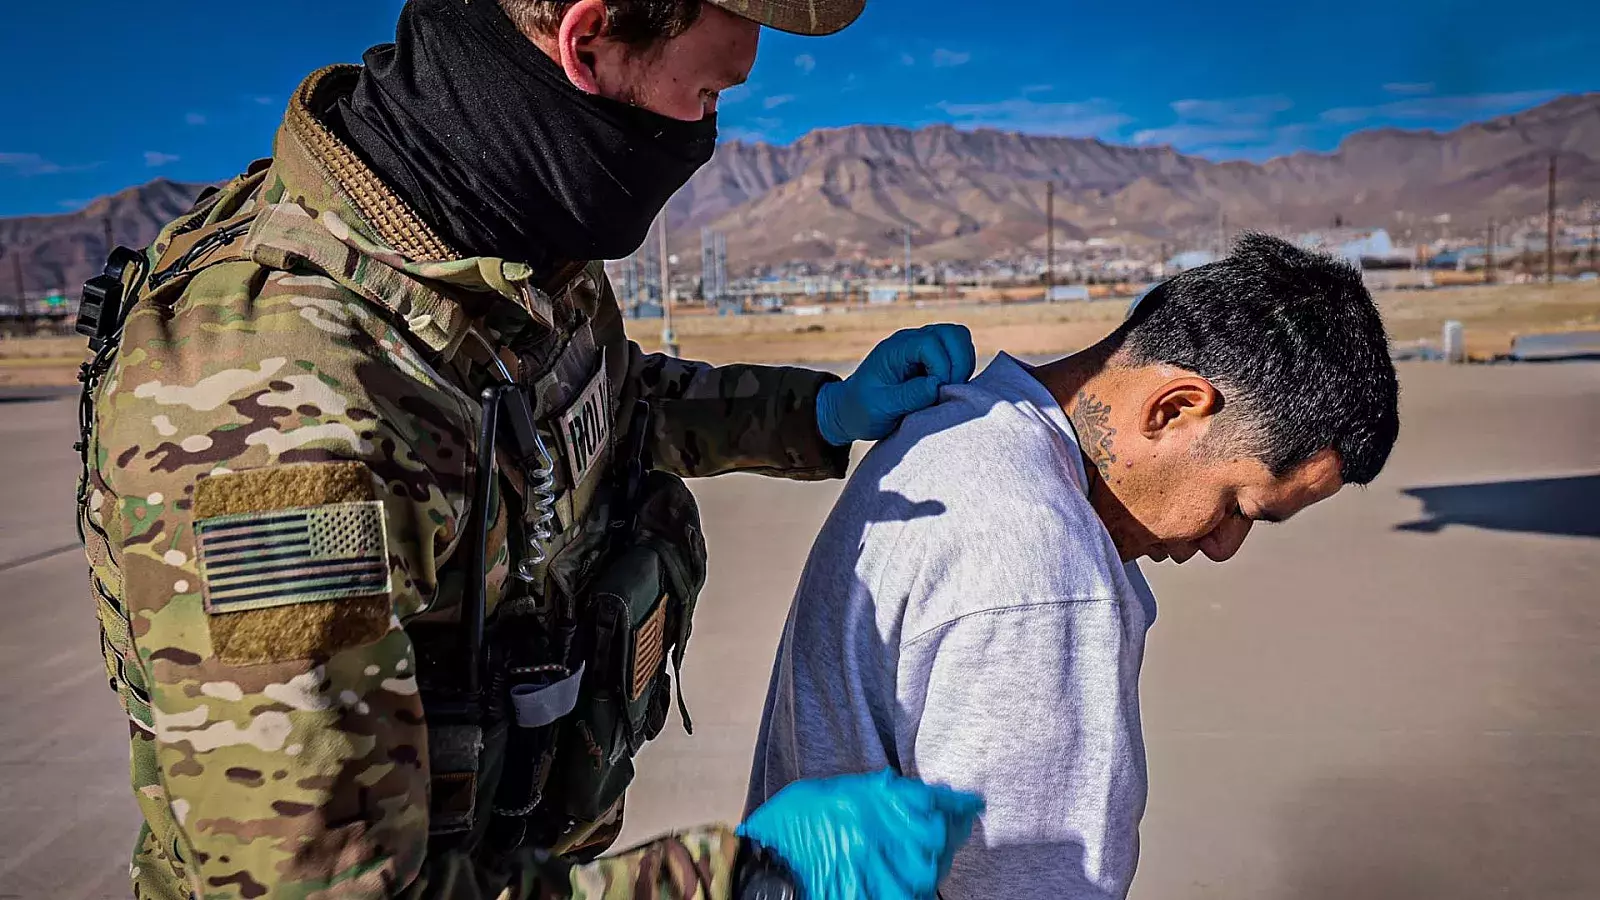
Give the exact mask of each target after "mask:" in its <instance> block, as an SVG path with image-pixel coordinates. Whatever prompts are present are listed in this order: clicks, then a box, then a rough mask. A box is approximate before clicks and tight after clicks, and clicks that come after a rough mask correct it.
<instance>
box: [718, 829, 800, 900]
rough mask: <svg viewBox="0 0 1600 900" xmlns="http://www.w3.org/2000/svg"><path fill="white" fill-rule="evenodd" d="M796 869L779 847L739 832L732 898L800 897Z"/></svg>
mask: <svg viewBox="0 0 1600 900" xmlns="http://www.w3.org/2000/svg"><path fill="white" fill-rule="evenodd" d="M799 897H800V888H799V883H798V882H797V881H796V879H795V877H794V871H793V870H791V869H790V868H789V864H788V863H787V862H785V861H784V859H783V857H782V856H780V855H778V852H777V851H776V850H773V849H771V848H769V847H765V846H763V845H761V844H759V843H756V842H755V841H753V840H751V839H750V838H749V837H748V836H746V835H744V834H740V835H739V856H738V859H737V861H736V862H735V864H734V868H733V900H798V898H799Z"/></svg>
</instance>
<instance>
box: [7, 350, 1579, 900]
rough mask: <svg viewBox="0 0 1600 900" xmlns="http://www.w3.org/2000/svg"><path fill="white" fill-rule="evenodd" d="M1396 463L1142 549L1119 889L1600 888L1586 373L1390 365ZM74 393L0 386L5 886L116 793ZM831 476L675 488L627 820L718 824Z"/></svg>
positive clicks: (731, 810) (1473, 893)
mask: <svg viewBox="0 0 1600 900" xmlns="http://www.w3.org/2000/svg"><path fill="white" fill-rule="evenodd" d="M1402 377H1403V382H1404V389H1405V395H1404V404H1405V408H1404V432H1403V435H1402V438H1401V442H1400V446H1399V448H1398V450H1397V452H1396V455H1395V458H1394V460H1393V462H1392V463H1391V465H1390V467H1389V470H1388V471H1387V472H1385V473H1384V475H1383V477H1382V478H1381V479H1380V480H1379V481H1378V483H1377V484H1375V485H1373V486H1371V487H1370V488H1367V489H1365V490H1350V491H1346V492H1345V493H1344V494H1342V495H1341V496H1339V497H1337V498H1336V499H1334V500H1333V501H1330V502H1329V503H1327V504H1324V505H1323V506H1321V507H1318V508H1315V509H1313V510H1311V511H1309V512H1307V513H1305V514H1304V515H1303V516H1302V517H1300V518H1298V519H1297V520H1296V521H1295V522H1294V523H1292V524H1290V525H1282V526H1274V527H1265V528H1261V529H1259V530H1258V532H1257V533H1256V534H1255V535H1253V536H1252V538H1251V541H1250V543H1249V544H1247V545H1246V548H1245V550H1244V552H1243V553H1242V554H1241V555H1240V557H1239V558H1238V559H1236V560H1235V561H1233V562H1231V563H1229V564H1228V565H1225V566H1213V565H1209V564H1205V563H1204V562H1203V561H1202V562H1193V563H1190V564H1189V565H1188V566H1185V567H1183V568H1181V569H1180V568H1178V567H1175V566H1171V565H1162V566H1150V567H1148V573H1149V575H1150V580H1151V581H1152V583H1153V584H1154V585H1155V587H1156V590H1157V592H1158V595H1159V596H1160V598H1161V603H1162V607H1161V615H1160V619H1159V621H1158V622H1157V624H1156V627H1155V629H1154V631H1153V632H1152V633H1151V637H1150V645H1149V650H1148V656H1147V660H1146V665H1145V677H1144V704H1145V706H1144V711H1145V728H1146V734H1147V738H1148V742H1149V754H1150V780H1151V795H1150V807H1149V812H1148V815H1147V817H1146V820H1145V827H1144V832H1143V833H1144V862H1143V865H1142V867H1141V870H1140V874H1139V877H1138V880H1137V882H1136V884H1135V886H1134V892H1133V893H1134V897H1135V900H1209V898H1232V900H1255V898H1260V900H1268V898H1271V900H1358V898H1359V900H1390V898H1393V900H1402V898H1403V900H1419V898H1441V900H1445V898H1448V900H1477V898H1507V897H1511V898H1572V900H1578V898H1584V900H1591V898H1594V897H1597V896H1600V854H1596V853H1595V852H1594V842H1595V836H1596V835H1600V364H1594V363H1571V364H1559V365H1523V366H1503V367H1472V368H1464V369H1463V368H1446V367H1443V366H1426V365H1417V366H1406V367H1403V370H1402ZM73 413H74V407H73V404H72V403H71V402H70V401H48V402H36V403H22V404H0V473H3V474H0V478H3V479H4V482H5V484H6V496H7V500H8V501H9V502H7V503H6V504H5V505H4V508H3V510H0V599H3V600H4V601H5V604H6V607H7V615H6V616H5V617H4V619H3V622H4V625H3V626H0V684H5V685H7V686H8V688H9V690H7V691H6V693H5V695H4V697H3V699H0V773H3V777H0V810H4V811H5V813H6V814H5V815H0V898H5V897H28V898H33V897H41V898H43V897H49V898H75V897H101V896H105V897H112V896H124V895H125V894H126V889H125V888H124V874H123V873H124V871H125V860H126V855H127V851H128V848H129V845H130V843H131V839H132V835H133V829H134V819H135V813H134V810H133V802H132V800H131V799H130V798H129V797H128V796H127V792H126V787H125V783H126V749H125V744H124V730H125V729H124V726H122V725H121V724H120V722H119V714H118V712H117V710H116V704H115V702H114V700H113V698H112V697H111V695H110V693H109V692H108V691H107V690H106V689H105V687H104V684H103V683H102V678H101V673H100V664H99V661H98V658H97V656H96V653H95V637H94V624H93V613H92V610H91V607H90V605H89V601H88V598H87V596H86V594H85V589H84V576H83V566H82V563H81V560H80V558H79V556H78V554H77V553H76V552H74V551H72V550H62V548H64V547H70V546H71V545H72V544H73V541H74V535H73V531H72V524H71V519H70V503H71V500H70V498H71V489H72V488H71V486H72V478H73V467H74V464H75V460H74V457H73V455H72V453H71V451H70V449H69V446H68V445H69V444H70V443H71V440H72V435H71V431H72V423H73ZM836 490H837V488H836V486H829V485H796V484H789V483H784V482H778V481H771V480H765V479H758V478H753V477H742V476H737V477H731V478H725V479H721V480H714V481H710V482H703V483H700V484H698V485H696V492H697V493H698V494H699V496H700V498H701V502H702V505H703V507H704V509H703V512H704V516H705V520H706V526H707V534H708V539H709V541H710V545H711V549H712V566H711V581H710V584H709V585H708V587H707V590H706V594H705V596H704V597H703V598H702V601H701V607H700V613H699V617H698V620H697V628H696V632H695V637H694V642H693V647H692V650H693V652H692V653H691V654H690V661H689V664H688V666H687V669H686V673H685V674H686V682H687V684H686V693H687V698H688V702H689V707H690V710H691V712H692V713H693V716H694V719H695V736H694V737H692V738H689V737H685V736H684V735H683V734H682V732H681V731H679V730H678V729H677V728H676V726H675V725H674V726H673V727H672V728H671V729H670V730H669V732H668V734H667V736H665V737H664V738H663V739H662V740H661V741H659V742H658V743H657V744H655V745H654V746H652V747H650V748H648V749H647V750H646V751H645V753H644V756H643V760H642V771H643V774H642V775H641V777H640V779H639V781H638V783H637V785H636V787H635V789H634V792H633V794H632V799H631V809H630V813H629V829H628V835H627V837H628V838H629V839H634V838H642V837H645V836H647V835H648V834H649V833H650V832H652V831H657V830H661V829H666V828H669V827H671V826H673V825H686V824H691V823H694V822H698V821H704V820H708V819H716V818H731V817H733V816H735V815H737V813H738V811H739V807H740V805H741V803H742V800H743V795H744V778H745V773H746V771H747V768H748V762H749V753H750V748H751V746H752V745H753V742H754V736H755V728H756V724H757V720H758V717H759V713H760V708H761V701H762V698H763V696H764V694H765V691H766V684H767V673H768V667H769V665H770V662H771V654H772V650H773V646H774V644H775V642H776V639H777V636H778V633H779V631H780V630H781V627H782V623H783V617H784V613H785V610H786V607H787V605H788V602H789V595H790V591H791V589H792V587H793V585H794V582H795V579H796V576H797V574H798V572H799V570H800V567H801V565H802V564H803V562H804V560H805V555H806V552H807V550H808V548H809V544H810V540H811V537H812V535H813V534H814V532H815V531H816V528H817V527H818V524H819V523H820V520H821V518H822V516H823V515H824V514H825V513H826V511H827V509H828V506H829V504H830V502H831V500H832V498H833V496H834V494H835V493H836Z"/></svg>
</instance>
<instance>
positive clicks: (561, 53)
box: [551, 0, 607, 94]
mask: <svg viewBox="0 0 1600 900" xmlns="http://www.w3.org/2000/svg"><path fill="white" fill-rule="evenodd" d="M606 25H607V18H606V4H605V0H578V2H576V3H574V4H572V5H571V6H570V7H568V8H567V11H566V13H565V14H564V15H563V16H562V17H561V28H560V29H558V30H557V32H556V46H555V48H554V49H555V51H556V52H555V53H553V54H551V55H552V56H554V57H555V60H556V62H558V63H560V64H561V68H562V70H563V71H565V72H566V73H567V80H568V81H570V82H572V84H573V86H574V87H576V88H577V89H578V90H580V91H583V92H584V93H585V94H598V93H600V76H599V72H598V71H597V69H596V60H597V58H598V53H597V51H598V50H599V49H600V47H599V45H600V43H601V42H602V41H603V40H604V37H605V33H606Z"/></svg>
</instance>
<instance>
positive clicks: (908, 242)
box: [905, 222, 911, 300]
mask: <svg viewBox="0 0 1600 900" xmlns="http://www.w3.org/2000/svg"><path fill="white" fill-rule="evenodd" d="M905 268H906V299H907V300H910V299H911V223H909V222H907V223H906V266H905Z"/></svg>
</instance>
